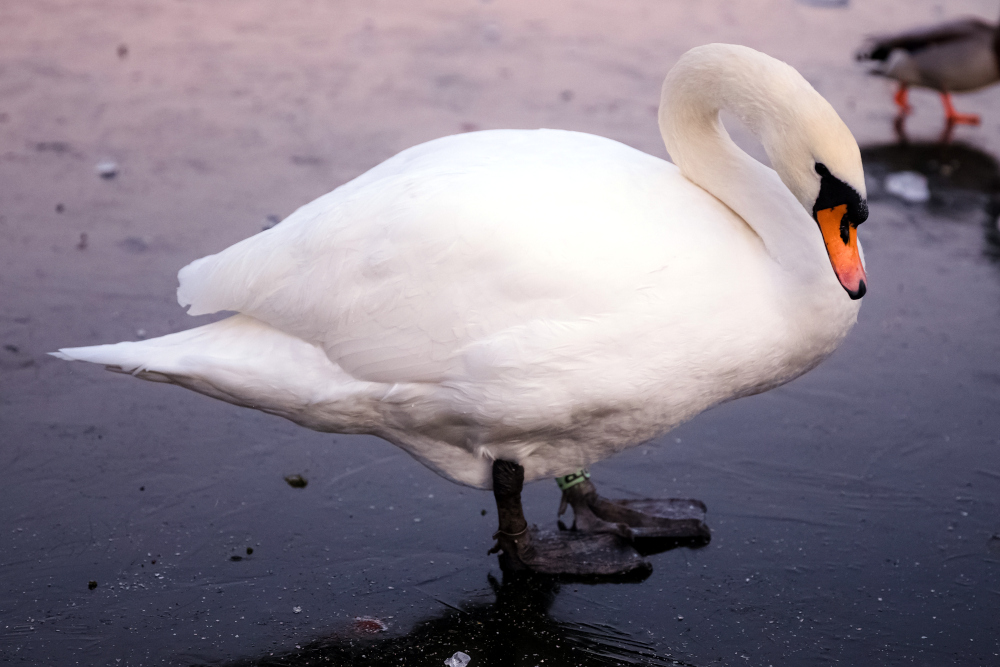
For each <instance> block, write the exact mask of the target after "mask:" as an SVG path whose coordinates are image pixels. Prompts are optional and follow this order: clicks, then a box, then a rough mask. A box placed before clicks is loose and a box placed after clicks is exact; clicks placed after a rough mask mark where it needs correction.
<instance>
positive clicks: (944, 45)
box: [858, 18, 1000, 93]
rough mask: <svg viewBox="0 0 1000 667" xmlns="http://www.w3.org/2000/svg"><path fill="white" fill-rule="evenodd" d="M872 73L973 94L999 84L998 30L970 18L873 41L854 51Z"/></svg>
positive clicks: (934, 87)
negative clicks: (875, 64)
mask: <svg viewBox="0 0 1000 667" xmlns="http://www.w3.org/2000/svg"><path fill="white" fill-rule="evenodd" d="M858 58H859V59H862V60H873V61H876V62H879V63H880V65H879V67H877V69H876V70H875V72H876V73H878V74H882V75H884V76H888V77H890V78H893V79H896V80H897V81H899V82H900V83H903V84H906V85H910V86H922V87H925V88H931V89H933V90H937V91H939V92H943V93H962V92H968V91H973V90H978V89H979V88H983V87H985V86H988V85H991V84H993V83H996V82H997V81H1000V33H998V32H997V26H995V25H991V24H989V23H987V22H985V21H982V20H979V19H975V18H969V19H962V20H959V21H951V22H948V23H943V24H940V25H936V26H931V27H928V28H921V29H916V30H912V31H908V32H904V33H900V34H897V35H884V36H880V37H875V38H872V39H871V40H870V41H869V43H868V44H867V45H866V47H865V48H863V49H862V50H861V51H860V52H859V53H858Z"/></svg>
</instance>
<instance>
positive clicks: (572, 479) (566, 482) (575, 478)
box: [556, 468, 590, 491]
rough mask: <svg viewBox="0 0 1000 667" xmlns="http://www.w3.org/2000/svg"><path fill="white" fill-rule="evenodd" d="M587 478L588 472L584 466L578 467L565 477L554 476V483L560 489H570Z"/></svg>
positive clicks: (588, 477)
mask: <svg viewBox="0 0 1000 667" xmlns="http://www.w3.org/2000/svg"><path fill="white" fill-rule="evenodd" d="M588 479H590V472H589V471H588V470H587V469H586V468H580V469H579V470H577V471H576V472H571V473H570V474H568V475H566V476H565V477H556V484H558V485H559V488H560V489H562V490H563V491H565V490H566V489H570V488H572V487H574V486H576V485H577V484H582V483H583V482H586V481H587V480H588Z"/></svg>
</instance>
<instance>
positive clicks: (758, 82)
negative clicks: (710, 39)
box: [660, 45, 829, 277]
mask: <svg viewBox="0 0 1000 667" xmlns="http://www.w3.org/2000/svg"><path fill="white" fill-rule="evenodd" d="M715 46H716V47H718V46H719V45H715ZM730 48H732V49H734V50H737V51H738V52H737V53H734V54H729V53H727V52H726V50H721V53H720V49H718V48H716V49H713V50H712V51H709V52H707V53H706V52H705V51H701V50H698V49H696V50H694V51H692V52H689V53H688V54H687V55H685V57H684V58H683V59H682V60H681V61H680V62H679V63H678V64H677V65H676V66H675V67H674V68H673V69H672V70H671V71H670V74H668V75H667V79H666V81H664V84H663V94H662V98H661V104H660V130H661V132H662V134H663V140H664V143H665V144H666V146H667V151H668V152H669V153H670V156H671V158H672V159H673V161H674V163H675V164H676V165H677V166H678V167H679V168H680V170H681V173H682V174H684V175H685V176H686V177H687V178H689V179H690V180H692V181H694V182H695V183H697V184H698V185H699V186H701V187H702V188H703V189H705V190H707V191H708V192H710V193H711V194H712V195H714V196H715V197H717V198H718V199H720V200H721V201H722V202H723V203H725V204H726V205H727V206H729V208H731V209H732V210H733V211H735V212H736V214H737V215H739V216H740V217H741V218H743V220H744V221H746V223H747V224H748V225H749V226H750V227H751V228H752V229H753V230H754V232H756V233H757V235H758V236H759V237H760V239H761V240H762V241H763V243H764V246H765V248H766V249H767V251H768V253H769V254H770V255H771V257H772V258H773V259H774V260H775V261H776V262H777V263H778V264H780V265H781V266H782V267H783V268H784V269H786V270H788V271H792V272H794V273H796V274H798V275H801V276H803V277H805V276H811V275H818V274H819V273H820V272H824V271H825V272H826V273H829V262H828V261H827V259H826V250H825V247H824V245H823V241H822V235H821V234H820V233H819V231H818V230H817V228H816V223H815V222H814V221H813V220H812V217H811V215H810V214H809V210H811V208H810V207H811V201H812V200H813V199H815V193H811V192H810V187H811V182H810V181H809V177H810V176H811V175H804V174H801V173H796V172H795V171H794V170H793V169H791V168H789V166H788V165H790V164H792V162H793V161H792V157H794V152H795V151H796V150H805V149H804V146H803V144H804V140H805V137H803V136H801V133H800V132H799V131H798V130H797V128H799V127H801V126H802V124H803V115H806V116H807V119H806V120H808V115H809V113H808V110H806V112H805V114H803V108H802V105H801V104H796V102H798V101H799V100H801V97H802V93H803V90H802V88H803V84H804V85H805V86H806V87H807V88H808V90H809V92H811V93H812V95H814V96H815V97H819V94H818V93H816V92H815V91H814V90H812V87H811V86H809V85H808V83H806V82H805V80H804V79H802V77H801V76H800V75H799V74H798V72H795V70H793V69H792V68H791V67H789V66H787V65H784V63H779V62H777V61H774V60H773V59H771V58H768V57H766V56H763V55H762V54H759V53H757V52H755V51H751V50H750V49H745V48H744V47H730ZM745 52H749V54H750V55H749V57H748V54H747V53H745ZM734 56H740V57H734ZM820 99H822V98H820ZM722 109H726V110H727V111H730V112H732V113H733V114H735V115H736V116H737V117H738V118H740V120H741V121H743V123H744V124H745V125H746V126H747V128H748V129H749V130H750V131H751V132H752V133H753V134H754V135H755V136H756V137H757V138H758V139H759V140H760V141H761V143H762V144H763V145H764V149H765V150H766V151H767V154H768V157H769V158H770V159H771V162H772V164H774V165H775V168H776V169H777V172H775V170H772V169H769V168H768V167H765V166H764V165H762V164H761V163H760V162H758V161H757V160H755V159H753V158H752V157H750V156H749V155H747V154H746V153H745V152H744V151H743V150H742V149H740V148H739V147H738V146H737V145H736V144H735V143H734V142H733V140H732V139H731V138H730V136H729V133H728V132H726V129H725V127H723V125H722V121H721V120H720V118H719V112H720V111H721V110H722ZM810 232H814V233H810Z"/></svg>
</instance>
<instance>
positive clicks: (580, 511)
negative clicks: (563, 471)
mask: <svg viewBox="0 0 1000 667" xmlns="http://www.w3.org/2000/svg"><path fill="white" fill-rule="evenodd" d="M567 477H569V478H572V479H570V481H569V482H568V483H567V482H566V481H565V480H566V479H567ZM567 477H562V478H559V479H558V480H557V481H559V482H560V486H561V487H563V497H562V502H561V504H560V507H559V514H560V515H562V514H563V513H564V512H565V511H566V508H567V507H569V506H572V507H573V529H575V530H578V531H584V532H597V533H615V534H618V535H623V536H624V535H627V536H628V537H629V538H630V539H632V540H668V541H672V542H674V543H684V544H707V543H708V541H709V540H710V539H711V532H710V531H709V529H708V526H706V525H705V511H706V510H705V505H704V503H702V502H701V501H700V500H688V499H679V498H671V499H667V500H652V499H642V500H608V499H606V498H603V497H602V496H601V495H600V494H598V493H597V488H596V487H595V486H594V484H593V483H592V482H591V481H590V475H589V473H587V472H586V471H580V472H578V473H574V474H573V475H567ZM649 546H652V545H649Z"/></svg>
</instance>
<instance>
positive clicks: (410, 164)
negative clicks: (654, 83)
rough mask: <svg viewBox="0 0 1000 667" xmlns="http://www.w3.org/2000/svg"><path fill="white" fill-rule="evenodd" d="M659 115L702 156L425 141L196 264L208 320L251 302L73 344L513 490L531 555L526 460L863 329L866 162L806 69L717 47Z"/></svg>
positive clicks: (794, 366) (594, 441) (763, 382)
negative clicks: (524, 507)
mask: <svg viewBox="0 0 1000 667" xmlns="http://www.w3.org/2000/svg"><path fill="white" fill-rule="evenodd" d="M722 108H728V109H730V110H733V111H734V112H735V113H736V114H737V115H738V116H739V117H740V118H741V119H742V120H743V122H744V123H745V124H746V125H747V127H748V128H750V129H751V130H752V131H753V132H755V133H756V134H757V136H758V137H760V138H761V141H762V143H763V145H764V147H765V149H766V150H768V154H769V157H770V158H771V162H772V164H774V165H775V169H774V170H772V169H771V168H768V167H765V166H763V165H761V164H760V163H759V162H757V161H756V160H754V159H752V158H751V157H749V156H748V155H747V154H746V153H744V152H743V151H741V150H740V149H739V148H738V147H736V145H735V144H734V143H733V142H732V140H731V139H730V138H729V135H728V134H727V133H726V131H725V128H724V127H723V126H722V123H721V121H720V118H719V111H720V109H722ZM659 120H660V129H661V133H662V135H663V138H664V141H665V143H666V147H667V150H668V151H669V152H670V154H671V156H672V157H673V159H674V162H675V163H676V164H677V166H674V164H671V163H669V162H667V161H665V160H662V159H659V158H656V157H653V156H650V155H647V154H645V153H642V152H640V151H637V150H635V149H633V148H630V147H628V146H625V145H623V144H620V143H618V142H615V141H612V140H609V139H604V138H601V137H597V136H593V135H588V134H582V133H577V132H565V131H558V130H532V131H525V130H498V131H488V132H477V133H470V134H463V135H457V136H452V137H445V138H442V139H437V140H434V141H431V142H428V143H425V144H422V145H419V146H416V147H413V148H410V149H408V150H405V151H403V152H402V153H400V154H399V155H397V156H395V157H393V158H391V159H389V160H387V161H385V162H384V163H382V164H380V165H378V166H377V167H375V168H373V169H371V170H370V171H368V172H367V173H365V174H363V175H361V176H359V177H358V178H356V179H355V180H353V181H351V182H349V183H347V184H345V185H343V186H341V187H339V188H337V189H336V190H334V191H333V192H331V193H329V194H327V195H325V196H323V197H320V198H319V199H317V200H315V201H313V202H311V203H309V204H307V205H305V206H303V207H302V208H300V209H299V210H297V211H296V212H295V213H293V214H292V215H291V216H289V217H288V218H287V219H286V220H284V221H283V222H282V223H281V224H279V225H278V226H276V227H274V228H272V229H270V230H267V231H265V232H262V233H260V234H257V235H256V236H253V237H251V238H248V239H246V240H244V241H241V242H239V243H237V244H235V245H233V246H231V247H230V248H228V249H226V250H224V251H222V252H220V253H218V254H216V255H211V256H209V257H205V258H202V259H199V260H197V261H195V262H193V263H191V264H190V265H188V266H187V267H185V268H183V269H182V270H181V271H180V274H179V280H180V286H179V289H178V300H179V302H180V303H181V305H182V306H188V307H189V313H190V314H192V315H198V314H205V313H213V312H219V311H235V312H236V313H238V314H236V315H233V316H231V317H229V318H227V319H224V320H221V321H219V322H216V323H213V324H209V325H206V326H203V327H199V328H196V329H191V330H188V331H183V332H179V333H175V334H171V335H168V336H163V337H161V338H156V339H152V340H146V341H140V342H124V343H118V344H114V345H99V346H94V347H83V348H68V349H63V350H60V351H59V352H58V353H55V354H56V356H59V357H61V358H64V359H71V360H72V359H76V360H83V361H89V362H93V363H99V364H104V365H105V366H106V367H108V368H109V369H110V370H118V371H122V372H126V373H130V374H133V375H135V376H137V377H141V378H144V379H148V380H154V381H163V382H171V383H174V384H178V385H181V386H184V387H187V388H189V389H193V390H195V391H198V392H201V393H203V394H207V395H209V396H212V397H215V398H218V399H221V400H225V401H228V402H230V403H234V404H237V405H242V406H247V407H251V408H255V409H257V410H262V411H265V412H269V413H272V414H276V415H280V416H282V417H285V418H287V419H290V420H292V421H294V422H296V423H298V424H301V425H303V426H306V427H308V428H311V429H315V430H319V431H329V432H341V433H369V434H373V435H377V436H380V437H382V438H384V439H386V440H388V441H390V442H392V443H394V444H396V445H398V446H400V447H401V448H403V449H405V450H406V451H407V452H409V453H410V454H412V455H413V456H414V457H416V458H417V459H418V460H420V461H421V462H422V463H424V464H426V465H427V466H429V467H430V468H432V469H433V470H435V471H437V472H438V473H440V474H442V475H444V476H445V477H447V478H449V479H451V480H453V481H456V482H459V483H462V484H467V485H470V486H475V487H480V488H490V487H492V488H494V493H495V494H499V495H497V498H498V507H499V506H501V505H503V506H504V507H507V505H508V504H509V503H508V501H510V503H513V504H510V506H509V507H507V509H506V510H504V511H505V512H507V514H504V512H501V517H500V518H501V520H500V532H499V533H498V534H500V535H502V536H507V537H502V538H501V541H502V540H503V539H508V538H509V539H510V540H513V542H511V543H509V544H505V545H504V544H501V548H503V550H504V552H505V553H508V552H509V553H515V552H517V553H519V554H520V556H518V557H519V558H520V557H522V556H524V554H523V553H521V552H522V551H524V549H525V548H526V547H525V543H524V542H523V540H524V539H527V538H524V537H523V534H524V530H526V528H523V526H524V525H526V524H525V523H524V518H523V516H522V513H521V511H520V500H519V497H520V486H519V485H520V483H521V482H520V481H517V480H520V479H521V477H520V476H521V474H522V472H523V480H529V481H530V480H533V479H538V478H540V477H550V476H557V475H567V474H568V473H570V472H573V471H575V470H576V469H578V468H580V467H582V466H585V465H587V464H589V463H592V462H595V461H598V460H601V459H604V458H607V457H608V456H611V455H612V454H614V453H616V452H618V451H621V450H622V449H625V448H627V447H629V446H632V445H636V444H638V443H641V442H643V441H646V440H648V439H650V438H653V437H655V436H657V435H659V434H662V433H664V432H666V431H668V430H669V429H671V428H672V427H674V426H676V425H677V424H679V423H681V422H683V421H684V420H686V419H689V418H691V417H693V416H694V415H696V414H698V413H699V412H701V411H703V410H705V409H707V408H709V407H711V406H713V405H717V404H719V403H722V402H724V401H727V400H731V399H734V398H737V397H740V396H747V395H750V394H754V393H758V392H761V391H765V390H767V389H770V388H773V387H775V386H778V385H780V384H782V383H785V382H788V381H789V380H791V379H793V378H795V377H797V376H799V375H801V374H802V373H804V372H806V371H807V370H809V369H811V368H813V367H814V366H815V365H816V364H818V363H819V362H820V361H821V360H822V359H824V358H825V357H827V356H828V355H829V354H830V353H831V352H833V350H835V349H836V347H837V346H838V344H839V343H840V342H841V341H842V340H843V338H844V337H845V336H846V334H847V332H848V331H849V330H850V328H851V327H852V326H853V324H854V323H855V322H856V319H857V313H858V309H859V306H860V301H858V299H860V298H861V297H862V296H863V295H864V293H865V290H866V283H865V280H866V278H865V274H864V269H863V266H862V261H863V258H862V256H861V254H860V253H861V250H860V247H859V245H858V244H857V238H856V227H857V225H858V224H860V222H862V221H864V219H865V218H866V217H867V204H866V203H865V199H864V192H865V190H864V175H863V171H862V168H861V158H860V152H859V150H858V148H857V144H856V142H855V141H854V139H853V137H852V136H851V134H850V131H849V130H848V129H847V128H846V126H845V125H844V124H843V122H842V121H841V120H840V118H839V117H838V116H837V115H836V112H835V111H834V110H833V109H832V107H830V105H829V104H828V103H827V102H826V101H825V100H823V98H822V97H820V96H819V94H818V93H816V91H815V90H813V88H812V87H811V86H810V85H809V84H808V83H807V82H806V81H805V79H803V78H802V77H801V76H800V75H799V74H798V73H797V72H796V71H795V70H794V69H792V68H791V67H789V66H788V65H786V64H784V63H781V62H779V61H776V60H774V59H773V58H770V57H768V56H765V55H764V54H761V53H758V52H756V51H753V50H751V49H748V48H746V47H739V46H731V45H720V44H715V45H707V46H704V47H699V48H698V49H694V50H692V51H690V52H689V53H688V54H686V55H685V56H684V57H683V58H682V59H681V62H679V63H678V65H677V66H675V68H674V69H673V70H671V72H670V74H669V75H668V76H667V79H666V81H665V82H664V87H663V92H662V102H661V111H660V118H659ZM817 226H818V227H817ZM501 463H502V464H503V465H500V466H499V468H498V467H497V466H498V465H499V464H501ZM508 464H509V465H508ZM511 466H513V467H511ZM508 467H510V470H507V468H508ZM498 470H500V472H499V473H498V472H497V471H498ZM498 474H500V475H501V476H502V477H504V479H507V481H506V482H504V484H503V485H502V486H503V489H501V490H500V491H498V487H497V486H496V484H495V482H496V479H497V477H496V476H497V475H498ZM508 478H509V479H508ZM511 480H513V481H511ZM588 493H589V492H588ZM501 496H502V499H501ZM514 500H516V503H515V502H514ZM588 502H589V501H588ZM574 509H577V506H576V505H574ZM598 509H599V508H598ZM508 515H509V516H508ZM505 517H506V518H505ZM608 521H612V522H616V521H619V519H617V518H614V519H608ZM602 525H603V524H602ZM616 525H617V524H616ZM518 531H520V532H518ZM518 536H521V537H518ZM519 540H520V541H519ZM524 558H528V557H527V556H524ZM529 560H530V559H529Z"/></svg>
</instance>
